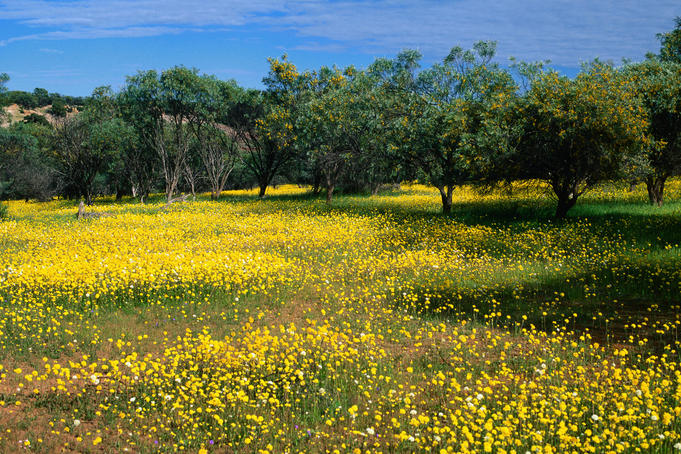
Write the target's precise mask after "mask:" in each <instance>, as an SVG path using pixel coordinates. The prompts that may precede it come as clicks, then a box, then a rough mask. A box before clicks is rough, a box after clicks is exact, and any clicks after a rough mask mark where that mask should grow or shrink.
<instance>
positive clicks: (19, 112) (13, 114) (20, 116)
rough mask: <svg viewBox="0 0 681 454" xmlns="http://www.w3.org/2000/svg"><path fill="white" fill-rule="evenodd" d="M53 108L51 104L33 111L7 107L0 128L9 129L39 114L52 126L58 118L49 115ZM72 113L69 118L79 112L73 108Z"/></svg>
mask: <svg viewBox="0 0 681 454" xmlns="http://www.w3.org/2000/svg"><path fill="white" fill-rule="evenodd" d="M51 107H52V105H51V104H48V105H46V106H43V107H36V108H33V109H27V108H23V107H21V106H20V105H18V104H10V105H9V106H5V107H4V108H3V109H4V111H5V116H4V117H3V118H2V121H1V122H0V126H2V127H7V126H9V125H10V123H17V122H21V121H23V120H24V118H26V117H27V116H29V115H31V114H38V115H42V116H44V117H45V118H46V119H47V121H48V122H50V123H51V124H54V123H55V120H56V117H54V116H53V115H51V114H49V113H48V111H49V110H50V108H51ZM66 108H67V110H69V106H66ZM71 110H72V111H71V112H68V113H67V114H66V116H67V117H71V116H73V115H76V114H77V113H78V112H79V110H78V108H76V107H72V108H71Z"/></svg>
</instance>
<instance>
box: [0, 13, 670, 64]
mask: <svg viewBox="0 0 681 454" xmlns="http://www.w3.org/2000/svg"><path fill="white" fill-rule="evenodd" d="M676 15H681V7H680V6H679V4H678V0H656V1H645V2H643V1H640V0H619V1H617V0H598V1H597V0H572V1H567V0H553V1H548V0H522V1H520V0H518V1H514V2H511V1H508V0H441V1H435V0H424V1H408V0H378V1H373V2H368V1H359V0H341V1H321V0H290V1H286V0H251V1H248V2H243V1H218V0H212V1H211V0H204V1H202V2H191V4H190V3H189V2H186V0H182V1H181V0H112V1H104V0H74V1H66V2H52V1H46V0H4V1H2V0H0V17H2V18H3V19H10V20H15V21H18V22H20V23H22V24H25V25H28V26H30V27H36V28H39V29H40V31H38V32H36V33H34V34H27V35H24V36H15V37H3V36H0V40H2V41H0V45H6V44H10V43H12V42H15V41H21V40H36V39H52V40H54V39H86V38H101V37H142V36H158V35H164V34H171V33H181V32H186V31H196V30H211V29H214V28H215V27H228V28H231V29H238V27H241V26H249V25H256V26H258V27H261V28H262V29H264V30H270V31H285V32H292V33H294V34H295V35H296V36H297V37H298V38H299V39H298V41H299V42H298V43H297V44H296V46H295V47H294V49H298V50H314V51H324V50H327V51H332V50H333V49H337V50H338V51H342V50H343V49H347V48H352V49H355V50H359V51H362V52H367V53H374V54H376V53H379V54H390V53H394V52H396V51H399V50H400V49H403V48H408V47H411V48H419V49H421V50H422V51H423V52H424V53H426V55H430V56H432V57H441V56H443V55H445V54H446V53H447V51H448V49H449V48H450V47H452V46H453V45H458V44H460V45H462V46H470V45H471V44H472V43H473V42H474V41H477V40H480V39H491V40H497V41H498V42H499V54H500V56H501V57H502V58H506V57H508V56H511V55H514V56H517V57H519V58H522V59H526V60H537V59H546V58H548V59H551V60H552V61H553V62H554V63H555V64H559V65H566V66H575V65H576V64H578V63H579V62H580V60H582V59H585V60H588V59H591V58H594V57H597V56H598V57H601V58H604V59H613V60H619V59H620V58H622V57H627V58H640V57H641V56H642V55H643V54H644V53H645V52H646V51H649V50H655V49H656V47H657V42H656V39H655V33H657V32H660V31H664V30H668V29H670V28H671V27H672V26H673V18H674V16H676ZM0 33H1V32H0Z"/></svg>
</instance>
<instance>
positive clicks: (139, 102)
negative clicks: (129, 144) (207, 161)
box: [121, 66, 198, 201]
mask: <svg viewBox="0 0 681 454" xmlns="http://www.w3.org/2000/svg"><path fill="white" fill-rule="evenodd" d="M197 73H198V72H197V70H195V69H188V68H185V67H183V66H176V67H174V68H171V69H168V70H166V71H164V72H163V73H161V74H160V75H159V74H158V73H157V72H156V71H146V72H140V73H138V74H137V75H135V76H132V77H129V78H128V79H127V84H126V87H125V89H124V90H123V93H122V96H121V99H122V102H123V103H124V104H125V105H126V107H125V109H124V111H125V113H126V117H127V118H128V119H129V121H130V123H131V124H132V125H133V126H134V127H135V130H136V131H137V133H138V134H139V136H140V137H141V139H142V141H143V142H144V143H145V145H146V146H147V147H149V148H150V149H153V150H154V151H155V152H156V154H157V156H158V159H159V161H160V163H161V168H162V172H163V178H164V180H165V193H166V198H167V200H168V201H170V200H172V198H173V195H174V194H175V192H176V190H177V187H178V183H179V182H180V178H182V176H183V175H184V174H185V172H186V165H187V156H188V153H189V152H190V149H191V148H190V147H191V135H192V129H191V127H190V125H189V124H188V123H189V121H190V118H192V116H193V112H194V109H195V108H196V103H197V98H196V90H195V88H196V80H197V79H198V74H197Z"/></svg>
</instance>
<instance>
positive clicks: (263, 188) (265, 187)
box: [258, 184, 267, 199]
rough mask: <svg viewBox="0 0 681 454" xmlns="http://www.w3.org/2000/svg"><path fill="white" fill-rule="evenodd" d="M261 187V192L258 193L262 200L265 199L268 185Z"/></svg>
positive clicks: (261, 185)
mask: <svg viewBox="0 0 681 454" xmlns="http://www.w3.org/2000/svg"><path fill="white" fill-rule="evenodd" d="M259 187H260V191H258V197H260V198H261V199H262V198H263V197H265V191H267V185H266V184H265V185H263V184H260V185H259Z"/></svg>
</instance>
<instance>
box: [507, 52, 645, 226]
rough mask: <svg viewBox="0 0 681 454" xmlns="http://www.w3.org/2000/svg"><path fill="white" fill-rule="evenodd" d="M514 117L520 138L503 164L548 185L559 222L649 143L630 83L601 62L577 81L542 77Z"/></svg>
mask: <svg viewBox="0 0 681 454" xmlns="http://www.w3.org/2000/svg"><path fill="white" fill-rule="evenodd" d="M516 112H517V121H519V122H522V125H523V128H522V136H521V137H520V140H519V145H518V148H517V153H515V154H514V156H513V158H512V159H511V160H510V161H508V162H506V163H505V166H506V169H507V172H508V175H509V176H513V177H515V178H533V179H538V180H541V181H544V182H546V183H548V185H549V186H550V188H551V189H552V190H553V192H554V194H555V196H556V197H557V199H558V205H557V207H556V218H563V217H565V215H566V214H567V212H568V211H569V210H570V209H571V208H572V207H573V206H574V205H575V203H576V202H577V199H578V197H579V196H580V195H581V194H583V193H584V192H585V191H587V190H588V189H590V188H591V187H593V186H594V185H595V184H596V183H598V182H600V181H602V180H604V179H608V178H613V177H615V176H616V175H617V172H618V171H619V169H620V167H621V165H622V162H623V159H624V158H625V157H626V156H627V155H628V154H632V153H634V152H635V150H636V149H637V148H639V147H640V146H641V144H642V143H643V142H644V141H645V135H644V131H645V128H646V126H647V123H646V118H645V112H644V110H643V107H642V106H641V104H640V101H639V100H638V98H637V96H636V93H635V90H634V87H633V85H632V83H631V80H629V79H628V78H627V77H623V75H622V74H620V73H617V72H616V71H615V70H614V69H613V68H612V67H611V66H609V65H605V64H602V63H599V62H594V63H593V64H591V65H589V66H588V67H586V68H585V69H583V70H582V72H580V73H579V75H578V76H577V77H576V78H575V79H574V80H573V79H570V78H568V77H565V76H560V75H559V74H558V73H556V72H553V71H550V72H546V73H543V74H541V75H540V76H539V77H537V78H536V79H535V80H534V82H533V83H532V86H531V88H530V90H529V91H528V92H527V94H526V95H525V96H524V97H523V98H522V100H521V102H520V104H519V106H518V108H517V111H516Z"/></svg>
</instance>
